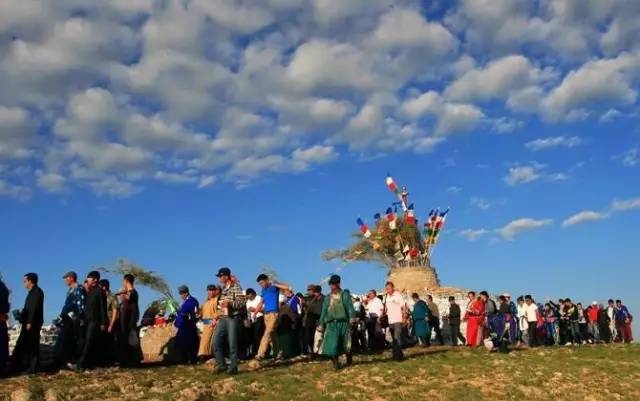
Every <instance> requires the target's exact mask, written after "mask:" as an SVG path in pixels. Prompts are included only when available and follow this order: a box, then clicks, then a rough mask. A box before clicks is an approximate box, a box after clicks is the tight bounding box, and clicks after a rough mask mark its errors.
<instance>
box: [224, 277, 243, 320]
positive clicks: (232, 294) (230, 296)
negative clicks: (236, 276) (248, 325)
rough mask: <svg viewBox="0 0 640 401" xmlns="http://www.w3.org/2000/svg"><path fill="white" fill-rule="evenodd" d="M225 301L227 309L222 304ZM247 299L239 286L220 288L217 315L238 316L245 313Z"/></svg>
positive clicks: (234, 284)
mask: <svg viewBox="0 0 640 401" xmlns="http://www.w3.org/2000/svg"><path fill="white" fill-rule="evenodd" d="M224 301H227V302H228V304H227V308H223V307H222V303H223V302H224ZM246 304H247V299H246V297H245V295H244V292H243V291H242V288H241V287H240V285H239V284H237V283H233V284H229V285H228V286H226V287H223V288H222V292H220V296H219V297H218V313H219V315H220V316H239V315H241V314H243V313H244V312H245V311H246V309H245V308H246Z"/></svg>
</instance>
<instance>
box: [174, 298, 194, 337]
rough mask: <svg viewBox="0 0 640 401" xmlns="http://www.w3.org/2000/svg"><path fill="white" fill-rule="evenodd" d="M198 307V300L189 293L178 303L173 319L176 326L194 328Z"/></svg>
mask: <svg viewBox="0 0 640 401" xmlns="http://www.w3.org/2000/svg"><path fill="white" fill-rule="evenodd" d="M199 307H200V304H199V303H198V300H197V299H195V298H194V297H192V296H191V295H189V298H187V299H185V300H184V302H183V303H182V305H180V309H178V312H177V314H176V321H175V325H176V327H177V328H179V329H186V328H190V327H194V328H195V326H196V321H197V313H198V309H199Z"/></svg>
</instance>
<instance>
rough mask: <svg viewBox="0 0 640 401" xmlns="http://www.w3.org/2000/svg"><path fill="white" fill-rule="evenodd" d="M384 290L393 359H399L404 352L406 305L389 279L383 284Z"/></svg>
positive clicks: (402, 356) (402, 357) (401, 358)
mask: <svg viewBox="0 0 640 401" xmlns="http://www.w3.org/2000/svg"><path fill="white" fill-rule="evenodd" d="M385 291H386V294H385V297H384V306H385V312H384V313H385V315H386V316H387V319H388V321H389V330H390V331H391V341H392V343H391V349H392V355H393V359H394V360H395V361H401V360H403V359H404V354H403V353H402V345H403V344H402V329H403V323H404V314H405V313H406V312H407V305H406V302H405V300H404V298H403V297H402V294H400V293H399V292H398V291H396V289H395V286H394V284H393V283H392V282H391V281H388V282H387V283H386V284H385Z"/></svg>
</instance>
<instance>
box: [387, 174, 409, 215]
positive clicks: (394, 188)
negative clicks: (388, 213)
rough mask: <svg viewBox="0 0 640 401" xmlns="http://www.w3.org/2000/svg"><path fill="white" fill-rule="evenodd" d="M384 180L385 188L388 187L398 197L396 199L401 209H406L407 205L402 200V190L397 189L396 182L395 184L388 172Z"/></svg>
mask: <svg viewBox="0 0 640 401" xmlns="http://www.w3.org/2000/svg"><path fill="white" fill-rule="evenodd" d="M385 182H386V184H387V188H389V191H391V192H393V193H394V194H395V195H396V196H397V197H398V200H399V201H400V204H401V205H402V210H404V211H407V205H406V203H405V202H404V201H403V198H402V192H400V190H399V189H398V184H396V182H395V181H394V180H393V178H392V177H391V175H390V174H387V179H386V181H385Z"/></svg>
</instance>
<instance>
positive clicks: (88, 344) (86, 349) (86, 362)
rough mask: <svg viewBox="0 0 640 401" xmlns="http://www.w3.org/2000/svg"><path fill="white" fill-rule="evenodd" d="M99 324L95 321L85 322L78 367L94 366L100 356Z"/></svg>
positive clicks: (89, 367) (87, 367) (88, 367)
mask: <svg viewBox="0 0 640 401" xmlns="http://www.w3.org/2000/svg"><path fill="white" fill-rule="evenodd" d="M101 339H102V338H101V333H100V325H99V324H98V323H97V322H87V324H86V329H85V336H84V346H83V348H82V354H80V358H79V359H78V368H79V369H91V368H94V367H95V366H96V364H97V362H98V360H99V358H100V345H101Z"/></svg>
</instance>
